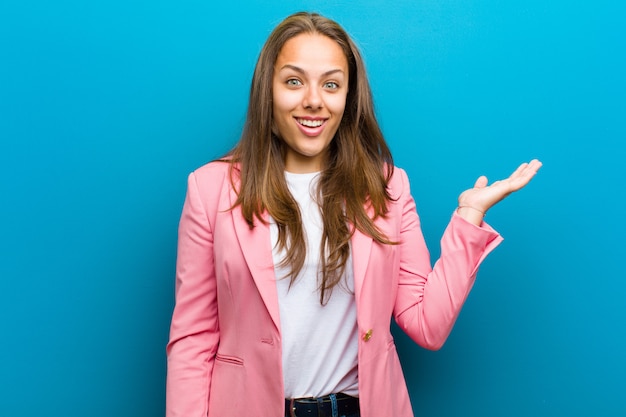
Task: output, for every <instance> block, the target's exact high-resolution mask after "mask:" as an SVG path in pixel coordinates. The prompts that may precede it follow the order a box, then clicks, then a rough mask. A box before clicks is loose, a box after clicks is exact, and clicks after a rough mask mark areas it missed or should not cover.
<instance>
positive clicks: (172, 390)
mask: <svg viewBox="0 0 626 417" xmlns="http://www.w3.org/2000/svg"><path fill="white" fill-rule="evenodd" d="M389 189H390V192H391V195H392V197H393V198H394V201H393V202H392V203H391V204H390V207H389V215H388V216H387V217H386V218H385V219H378V220H377V221H376V224H377V225H378V226H379V227H380V228H381V230H382V231H384V232H385V234H386V235H387V236H388V237H389V238H391V239H392V240H394V241H399V242H401V243H400V244H399V245H381V244H378V243H375V242H373V241H372V239H371V238H370V237H368V236H365V235H364V234H362V233H360V232H358V231H357V232H356V233H355V234H354V236H353V238H352V242H351V243H352V258H353V263H354V265H353V267H354V268H353V269H354V286H355V297H356V303H357V321H358V329H359V333H360V338H359V352H358V369H359V397H360V401H361V415H362V417H381V416H394V417H410V416H413V412H412V409H411V404H410V401H409V396H408V391H407V388H406V384H405V381H404V376H403V374H402V370H401V368H400V362H399V359H398V355H397V353H396V347H395V344H394V340H393V338H392V335H391V333H390V320H391V316H392V315H393V316H394V317H395V320H396V322H397V323H398V325H399V326H400V328H402V329H403V330H404V331H405V332H406V333H407V334H408V335H409V336H410V337H411V338H412V339H413V340H414V341H415V342H417V343H418V344H419V345H421V346H423V347H425V348H427V349H438V348H440V347H441V345H442V344H443V343H444V341H445V340H446V338H447V337H448V334H449V333H450V330H451V329H452V326H453V324H454V322H455V320H456V318H457V316H458V314H459V311H460V309H461V306H462V305H463V302H464V301H465V299H466V297H467V295H468V293H469V291H470V289H471V287H472V284H473V282H474V278H475V275H476V272H477V268H478V265H479V264H480V262H481V261H482V260H483V259H484V257H485V256H486V255H487V254H488V253H489V252H490V251H491V250H492V249H493V248H494V247H495V246H497V245H498V244H499V243H500V241H501V240H502V239H501V237H500V236H499V235H498V233H496V232H495V231H494V230H493V229H491V228H490V227H489V226H488V225H486V224H483V225H482V227H477V226H474V225H472V224H470V223H468V222H466V221H465V220H464V219H462V218H461V217H460V216H458V215H456V214H454V215H453V216H452V219H451V221H450V224H449V225H448V227H447V228H446V231H445V232H444V234H443V237H442V240H441V257H440V259H439V260H438V261H437V262H436V263H435V266H434V268H433V267H432V266H431V262H430V257H429V253H428V250H427V248H426V245H425V242H424V238H423V236H422V232H421V230H420V221H419V218H418V215H417V212H416V210H415V203H414V201H413V198H412V197H411V194H410V190H409V182H408V178H407V176H406V174H405V172H404V171H403V170H401V169H398V168H396V170H395V173H394V175H393V178H392V179H391V182H390V184H389ZM235 198H236V196H235V192H234V191H233V188H232V185H231V182H230V180H229V175H228V164H227V163H224V162H212V163H209V164H207V165H205V166H203V167H201V168H200V169H198V170H196V171H195V172H194V173H192V174H191V175H190V176H189V182H188V190H187V196H186V199H185V204H184V207H183V211H182V216H181V219H180V225H179V241H178V261H177V267H176V306H175V308H174V313H173V317H172V323H171V332H170V341H169V343H168V346H167V355H168V374H167V400H166V402H167V417H183V416H184V417H204V416H207V415H208V416H209V417H231V416H232V417H240V416H243V415H255V416H262V417H279V416H283V415H284V394H283V377H282V359H281V333H280V317H279V313H278V297H277V290H276V282H275V277H274V266H273V262H272V248H271V243H270V232H269V226H268V225H266V224H262V223H261V222H257V223H256V226H255V227H254V229H252V230H251V229H250V228H249V227H248V225H247V224H246V223H245V221H244V220H243V217H242V216H241V211H240V209H239V208H236V209H234V210H230V208H231V207H232V204H233V202H234V201H235Z"/></svg>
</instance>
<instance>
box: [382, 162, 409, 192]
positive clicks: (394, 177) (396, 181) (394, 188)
mask: <svg viewBox="0 0 626 417" xmlns="http://www.w3.org/2000/svg"><path fill="white" fill-rule="evenodd" d="M389 168H391V176H390V177H389V182H388V183H387V189H388V190H389V193H390V194H391V197H392V198H393V199H397V198H398V197H400V196H401V195H402V194H404V193H406V192H407V191H408V190H409V178H408V176H407V174H406V172H405V171H404V169H402V168H400V167H398V166H395V165H394V166H388V167H386V169H389Z"/></svg>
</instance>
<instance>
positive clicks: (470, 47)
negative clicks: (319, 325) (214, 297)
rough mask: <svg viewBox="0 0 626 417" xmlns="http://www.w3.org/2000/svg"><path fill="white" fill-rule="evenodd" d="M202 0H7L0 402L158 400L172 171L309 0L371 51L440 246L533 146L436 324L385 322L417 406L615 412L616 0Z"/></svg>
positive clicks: (82, 404) (618, 368) (402, 155)
mask: <svg viewBox="0 0 626 417" xmlns="http://www.w3.org/2000/svg"><path fill="white" fill-rule="evenodd" d="M214 3H215V2H211V1H206V0H205V1H193V0H191V1H183V2H175V1H171V0H170V1H167V0H164V1H139V0H130V1H120V0H109V1H106V2H105V1H77V0H73V1H72V0H58V1H56V2H44V1H42V0H5V1H3V2H2V3H1V4H0V199H1V200H0V224H1V233H2V238H1V239H0V257H1V262H0V285H1V287H0V288H1V291H0V299H1V302H0V318H1V321H0V323H1V324H0V330H1V334H2V341H1V344H0V357H1V358H2V367H1V369H2V370H1V371H0V407H1V409H2V411H1V412H0V413H2V415H7V416H22V417H29V416H40V415H48V416H63V417H84V416H90V417H99V416H103V417H104V416H116V417H136V416H159V415H162V414H163V409H164V378H165V353H164V346H165V343H166V341H167V333H168V325H169V316H170V313H171V309H172V305H173V279H174V278H173V277H174V263H175V248H176V227H177V222H178V216H179V213H180V209H181V206H182V201H183V196H184V192H185V184H186V183H185V180H186V175H187V173H188V172H189V171H191V170H192V169H194V168H195V167H197V166H199V165H201V164H203V163H204V162H206V161H208V160H210V159H212V158H214V157H216V156H218V155H220V154H221V153H222V152H223V151H225V150H226V149H228V148H229V147H230V146H231V145H232V144H233V143H234V142H235V141H236V140H237V138H238V135H239V129H240V127H241V123H242V121H243V117H244V112H245V105H246V99H247V92H248V85H249V81H250V76H251V72H252V67H253V65H254V61H255V59H256V56H257V54H258V52H259V50H260V47H261V45H262V43H263V42H264V40H265V38H266V36H267V35H268V34H269V31H270V30H271V28H272V27H273V26H274V25H275V24H276V23H277V22H278V21H280V20H281V19H282V18H283V17H284V16H286V15H287V14H289V13H291V12H293V11H296V10H300V9H313V10H317V11H321V12H322V13H324V14H327V15H329V16H330V17H333V18H335V19H337V20H338V21H340V22H341V23H342V24H343V25H344V26H345V27H346V28H347V29H348V30H349V31H350V32H351V33H352V34H353V35H354V37H355V38H356V40H357V42H358V43H359V45H360V46H361V48H362V50H363V52H364V55H365V57H366V61H367V64H368V67H369V71H370V77H371V82H372V85H373V88H374V92H375V96H376V100H377V110H378V113H379V116H380V121H381V123H382V125H383V128H384V131H385V133H386V135H387V138H388V141H389V143H390V145H391V147H392V150H393V151H394V152H395V158H396V162H397V164H398V165H400V166H402V167H404V168H406V169H407V171H408V172H409V175H410V177H411V180H412V185H413V192H414V195H415V197H416V200H417V204H418V209H419V211H420V214H421V216H422V219H423V223H424V233H425V235H426V237H427V240H428V242H429V244H430V247H431V249H432V252H433V255H434V256H436V255H437V254H438V239H439V237H440V235H441V233H442V231H443V228H444V227H445V224H446V222H447V220H448V218H449V216H450V214H451V212H452V210H453V208H454V207H455V203H456V196H457V195H458V193H459V192H460V191H462V190H463V189H465V188H466V187H469V186H471V184H472V183H473V181H474V179H475V178H476V177H477V176H478V175H480V174H487V175H489V176H490V177H493V178H499V177H503V176H506V175H508V173H509V171H510V170H511V169H512V168H513V167H514V166H516V165H517V164H518V163H519V162H521V161H523V160H528V159H530V158H533V157H538V158H540V159H542V161H543V162H544V164H545V165H544V168H543V169H542V171H541V172H540V174H539V175H538V177H537V178H536V179H535V180H534V181H533V183H531V185H530V186H529V187H528V188H527V189H525V190H523V191H522V192H520V193H519V194H517V195H514V196H512V197H511V198H510V199H509V200H507V201H505V202H503V203H502V204H501V205H500V206H498V207H496V208H494V209H493V210H492V211H491V212H490V213H489V215H488V220H489V222H490V223H491V224H492V225H493V226H494V227H496V228H497V229H498V230H499V231H500V232H501V233H502V234H503V235H504V237H505V239H506V240H505V242H504V244H503V245H502V246H500V247H499V248H498V249H497V250H496V251H495V252H494V253H493V254H492V255H491V256H490V257H489V258H488V259H487V261H486V262H485V264H484V266H483V267H482V269H481V272H480V274H479V279H478V282H477V284H476V286H475V288H474V291H473V292H472V294H471V295H470V298H469V300H468V302H467V304H466V306H465V308H464V310H463V312H462V314H461V317H460V318H459V321H458V322H457V325H456V327H455V329H454V331H453V333H452V335H451V337H450V339H449V341H448V343H447V344H446V346H445V347H444V348H443V349H442V350H441V351H439V352H427V351H425V350H423V349H421V348H419V347H417V346H415V345H413V344H412V343H410V342H409V341H408V340H407V339H406V338H405V336H403V335H401V334H399V332H396V334H397V339H398V343H399V350H400V353H401V355H402V360H403V362H404V365H405V371H406V376H407V379H408V383H409V387H410V390H411V393H412V399H413V403H414V407H415V409H416V411H417V414H418V415H419V416H460V415H464V416H481V417H484V416H494V417H495V416H502V415H507V416H529V415H532V416H553V415H563V416H579V415H580V416H583V415H584V416H587V415H626V399H625V397H624V392H626V354H625V353H624V352H625V351H626V331H625V323H626V308H625V303H624V299H625V297H626V268H625V266H624V260H623V258H624V255H625V250H624V248H625V245H624V243H623V240H622V237H623V236H624V234H625V231H626V230H625V227H624V220H623V214H624V212H625V209H624V207H625V205H624V199H623V193H624V189H625V187H624V182H623V177H624V175H623V165H624V162H623V161H624V160H625V157H626V152H624V150H623V146H622V143H623V142H624V140H625V139H626V124H625V120H626V82H625V81H624V74H626V29H625V28H626V25H625V24H624V22H625V21H626V7H625V6H623V5H621V4H623V3H622V2H617V1H611V2H609V1H602V0H600V1H595V2H588V1H576V0H575V1H563V0H557V1H552V2H546V1H537V0H529V1H525V2H513V1H511V2H506V1H497V0H487V1H485V0H481V1H477V0H464V1H452V0H451V1H420V2H416V1H401V2H395V3H390V2H382V1H362V2H358V3H357V2H355V4H358V6H356V5H352V4H350V3H349V2H347V1H338V0H335V1H318V2H313V1H293V2H288V3H287V2H285V1H277V0H271V1H268V0H265V1H246V2H243V3H242V4H238V3H237V2H221V3H219V4H214ZM286 4H288V6H286ZM618 4H619V5H618Z"/></svg>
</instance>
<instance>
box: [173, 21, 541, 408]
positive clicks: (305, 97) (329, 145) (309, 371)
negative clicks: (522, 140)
mask: <svg viewBox="0 0 626 417" xmlns="http://www.w3.org/2000/svg"><path fill="white" fill-rule="evenodd" d="M540 165H541V164H540V163H539V162H538V161H531V162H530V163H529V164H522V165H521V166H520V167H519V168H518V169H517V170H516V171H515V172H514V173H513V174H512V175H511V176H510V177H509V178H507V179H505V180H503V181H499V182H496V183H493V184H491V185H489V186H488V185H487V179H486V178H485V177H481V178H479V179H478V180H477V181H476V183H475V185H474V187H473V188H471V189H469V190H467V191H465V192H463V193H462V194H461V196H460V197H459V207H457V209H456V210H455V212H454V213H453V215H452V219H451V221H450V224H449V226H448V228H447V229H446V231H445V233H444V235H443V238H442V241H441V245H442V247H441V258H440V259H439V260H438V261H437V262H436V264H435V266H434V268H432V267H431V263H430V258H429V254H428V250H427V248H426V246H425V243H424V239H423V236H422V233H421V230H420V224H419V218H418V215H417V213H416V211H415V204H414V202H413V198H412V197H411V194H410V191H409V184H408V179H407V176H406V174H405V173H404V171H402V170H401V169H399V168H394V166H393V162H392V157H391V154H390V151H389V149H388V147H387V145H386V143H385V140H384V138H383V135H382V133H381V131H380V128H379V126H378V123H377V121H376V118H375V115H374V110H373V104H372V97H371V92H370V88H369V85H368V81H367V76H366V73H365V69H364V65H363V60H362V58H361V56H360V54H359V51H358V49H357V48H356V46H355V45H354V43H353V42H352V41H351V39H350V38H349V36H348V35H347V34H346V32H345V31H344V30H343V29H342V28H341V27H340V26H339V25H337V24H336V23H335V22H333V21H331V20H329V19H326V18H324V17H321V16H319V15H316V14H307V13H298V14H295V15H292V16H290V17H288V18H287V19H285V20H284V21H283V22H282V23H280V24H279V25H278V26H277V27H276V28H275V30H274V31H273V32H272V34H271V35H270V37H269V38H268V40H267V42H266V44H265V46H264V47H263V49H262V51H261V54H260V57H259V60H258V62H257V66H256V69H255V72H254V76H253V80H252V86H251V93H250V102H249V108H248V116H247V121H246V124H245V127H244V131H243V134H242V137H241V140H240V142H239V144H238V145H237V146H236V147H235V149H234V150H233V151H232V152H230V153H229V155H227V156H226V157H225V158H223V159H221V160H219V161H214V162H212V163H209V164H207V165H205V166H203V167H201V168H200V169H198V170H196V171H195V172H194V173H192V174H191V175H190V176H189V182H188V191H187V197H186V200H185V205H184V208H183V212H182V216H181V220H180V227H179V246H178V261H177V276H176V307H175V309H174V313H173V318H172V326H171V334H170V342H169V344H168V347H167V352H168V381H167V415H168V417H174V416H185V417H192V416H207V415H208V416H210V417H228V416H244V415H253V416H281V415H284V416H303V415H307V416H318V415H320V416H321V415H326V416H362V417H374V416H376V417H379V416H389V417H392V416H393V417H408V416H412V415H413V414H412V410H411V405H410V402H409V397H408V393H407V389H406V385H405V382H404V378H403V375H402V370H401V369H400V363H399V360H398V356H397V353H396V350H395V345H394V342H393V338H392V336H391V334H390V329H389V325H390V319H391V317H392V315H393V316H394V317H395V319H396V321H397V323H398V325H399V326H400V328H402V329H403V330H404V331H405V332H406V333H407V334H408V335H409V336H410V337H411V338H412V339H413V340H415V341H416V342H417V343H418V344H420V345H421V346H423V347H425V348H428V349H438V348H439V347H440V346H441V345H442V344H443V343H444V341H445V339H446V338H447V336H448V334H449V332H450V330H451V328H452V326H453V324H454V321H455V319H456V317H457V315H458V313H459V310H460V308H461V306H462V304H463V302H464V301H465V299H466V297H467V294H468V292H469V290H470V288H471V286H472V284H473V281H474V278H475V275H476V271H477V268H478V265H479V264H480V262H481V261H482V259H484V257H485V256H486V255H487V254H488V253H489V252H490V251H491V250H492V249H493V248H494V247H495V246H496V245H497V244H498V243H499V242H500V240H501V238H500V236H499V235H498V234H497V233H496V232H495V231H494V230H493V229H491V228H490V227H489V226H488V225H487V224H485V223H484V222H483V216H484V214H485V212H486V211H487V210H488V209H489V208H490V207H491V206H493V205H494V204H496V203H497V202H498V201H500V200H501V199H503V198H504V197H505V196H506V195H508V194H509V193H511V192H513V191H516V190H518V189H520V188H522V187H523V186H525V185H526V184H527V183H528V181H530V179H531V178H532V177H533V175H534V174H535V173H536V171H537V170H538V169H539V167H540Z"/></svg>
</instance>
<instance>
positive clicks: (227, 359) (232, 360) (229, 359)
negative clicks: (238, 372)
mask: <svg viewBox="0 0 626 417" xmlns="http://www.w3.org/2000/svg"><path fill="white" fill-rule="evenodd" d="M215 360H216V361H219V362H222V363H228V364H230V365H238V366H243V359H241V358H238V357H237V356H230V355H222V354H220V353H218V354H216V355H215Z"/></svg>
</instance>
